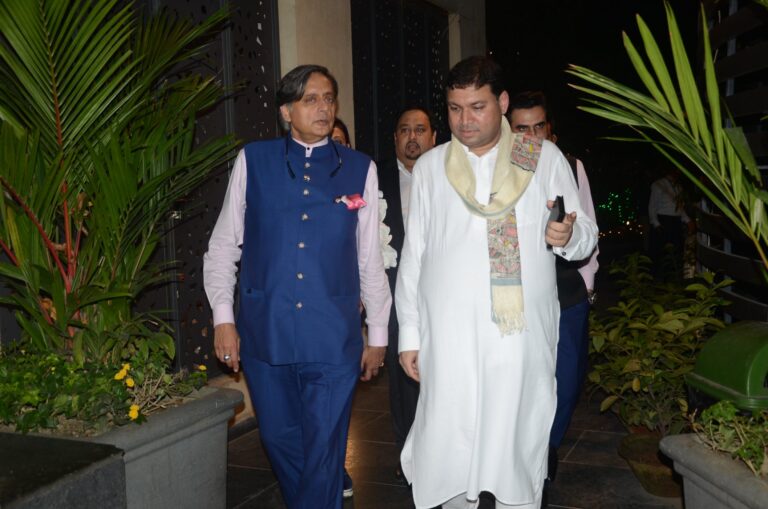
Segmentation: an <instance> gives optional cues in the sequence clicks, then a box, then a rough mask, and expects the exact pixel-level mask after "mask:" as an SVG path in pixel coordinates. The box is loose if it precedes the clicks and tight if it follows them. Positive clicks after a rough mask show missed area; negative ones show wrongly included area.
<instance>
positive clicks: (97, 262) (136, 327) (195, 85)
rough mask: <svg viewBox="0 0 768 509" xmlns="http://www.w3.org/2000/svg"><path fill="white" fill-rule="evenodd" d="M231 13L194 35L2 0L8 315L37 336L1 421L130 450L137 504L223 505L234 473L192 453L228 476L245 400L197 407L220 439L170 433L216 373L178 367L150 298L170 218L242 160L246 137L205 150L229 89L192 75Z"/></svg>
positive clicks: (204, 399) (13, 375) (163, 273)
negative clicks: (229, 437) (179, 410)
mask: <svg viewBox="0 0 768 509" xmlns="http://www.w3.org/2000/svg"><path fill="white" fill-rule="evenodd" d="M226 16H227V13H226V12H225V11H223V10H222V11H219V12H217V13H215V14H213V15H211V16H210V17H209V18H208V19H206V20H205V21H203V22H202V23H201V24H199V25H192V24H191V23H189V22H187V21H183V20H173V19H171V18H169V17H168V16H166V15H163V14H161V15H158V16H156V17H153V18H151V19H148V20H140V19H139V17H138V15H137V12H136V11H135V10H134V8H133V6H132V4H130V3H125V2H118V1H116V0H105V1H97V0H80V1H72V0H42V1H39V2H26V1H14V0H2V1H0V34H2V36H0V75H1V76H2V82H3V86H2V87H0V190H1V191H0V192H1V193H2V194H1V195H0V198H1V199H0V250H1V251H2V253H3V255H4V257H3V258H2V259H0V284H1V285H3V286H5V287H6V288H7V289H8V290H9V293H8V294H7V295H5V296H2V297H0V304H2V305H4V306H7V307H10V308H11V309H13V310H14V313H15V317H16V320H17V322H18V324H19V326H20V329H21V331H22V333H21V337H19V338H18V339H17V341H16V342H15V343H14V344H11V345H4V346H3V347H2V350H0V387H2V389H0V425H3V426H5V428H6V429H8V430H12V431H22V432H26V431H38V430H42V429H51V428H53V429H58V430H61V429H63V428H67V429H70V430H74V431H76V432H77V433H78V434H86V435H97V436H96V437H94V438H93V440H97V441H105V442H109V443H114V444H116V445H118V447H121V448H123V449H124V450H125V451H126V452H125V462H126V483H127V488H126V489H127V492H128V503H129V506H131V507H168V506H171V505H179V504H181V505H183V506H185V507H203V506H204V507H214V506H218V505H220V504H223V501H224V496H223V493H222V490H223V486H224V479H223V476H224V473H217V474H216V475H213V476H212V481H207V480H206V481H205V482H200V478H198V477H197V476H196V475H192V474H195V472H190V468H191V467H190V466H189V464H187V465H185V464H184V461H185V459H184V457H183V456H182V455H181V454H182V452H183V450H185V449H189V451H190V452H191V454H202V455H210V457H211V458H218V460H217V461H212V462H210V463H212V465H213V466H212V468H214V469H220V470H222V471H224V470H225V469H224V468H223V465H222V459H225V453H226V449H225V447H226V445H225V438H226V421H227V420H228V418H229V416H231V414H232V408H233V406H234V405H235V404H236V403H237V401H239V399H240V398H241V396H240V395H239V393H233V392H228V391H212V390H209V392H211V393H212V394H205V393H204V394H202V395H200V396H201V397H198V398H197V400H196V401H195V402H194V403H192V404H190V405H185V408H189V409H190V410H186V411H187V412H190V413H191V415H190V418H191V420H192V421H193V423H192V424H193V426H194V427H196V428H197V429H198V430H205V431H208V432H210V433H212V435H210V436H209V437H207V438H202V439H200V438H198V439H195V440H196V442H195V440H193V443H192V444H191V445H190V444H181V445H179V443H178V441H179V440H181V439H182V438H183V437H185V436H188V435H192V431H190V430H189V429H187V430H186V431H178V430H174V429H172V428H171V426H174V425H175V424H176V423H177V422H179V421H181V420H183V419H181V418H180V417H178V415H172V414H171V412H164V413H161V414H157V415H151V413H152V412H153V411H156V410H158V409H162V408H164V407H167V406H169V405H171V404H173V403H172V402H173V401H174V398H176V399H178V398H180V397H184V396H186V395H188V394H189V393H190V392H191V391H192V390H193V389H195V388H196V387H198V386H199V385H201V382H202V381H203V380H204V373H203V372H202V370H201V369H197V370H193V371H195V372H194V373H192V374H191V375H190V374H188V373H187V374H185V373H182V374H172V373H170V372H169V368H170V362H171V360H172V359H173V357H174V355H175V351H174V342H173V340H172V338H171V336H170V334H169V330H170V329H169V327H168V325H167V324H166V323H165V322H164V321H163V320H162V317H161V316H158V315H157V314H154V313H139V312H137V311H136V309H135V303H136V300H137V298H138V297H139V296H140V295H141V294H142V292H144V291H146V290H147V289H148V288H150V287H152V286H154V285H157V284H162V282H163V281H166V280H167V278H168V277H169V276H170V272H169V271H168V270H167V269H168V268H169V267H167V266H166V267H163V266H158V265H157V264H156V263H153V262H152V260H153V258H152V255H153V253H154V252H155V251H156V248H157V246H158V243H159V242H160V240H161V238H162V236H163V234H164V233H165V232H166V229H167V227H168V225H169V212H170V210H171V208H172V207H173V206H174V204H175V203H176V202H177V201H178V200H179V199H181V198H183V197H184V196H185V195H186V194H188V193H189V192H190V191H191V190H192V189H194V188H195V187H196V186H198V185H200V184H201V183H202V182H203V180H204V179H205V178H206V176H207V175H209V173H210V172H211V170H213V169H214V168H216V167H220V166H222V165H223V164H224V163H225V162H226V161H227V159H228V158H229V157H230V155H231V153H232V149H233V148H234V140H233V139H232V138H231V137H223V138H218V139H214V140H211V141H208V142H206V143H204V144H200V143H197V142H196V139H195V120H196V117H197V116H198V115H199V114H200V112H202V111H205V110H207V109H209V108H211V107H212V106H213V105H214V104H215V103H216V102H217V101H218V100H220V98H221V96H222V89H221V87H220V86H219V84H218V83H217V82H216V79H215V77H208V78H205V77H202V76H200V75H199V74H197V73H194V72H190V71H189V69H185V65H186V64H187V63H189V62H190V59H193V58H195V57H197V56H199V55H201V54H202V52H203V51H204V49H205V47H206V45H207V44H208V43H209V42H210V41H211V39H212V38H213V37H214V36H215V35H216V34H217V33H218V30H219V29H220V28H221V26H222V23H223V22H224V20H225V18H226ZM171 72H173V73H174V74H173V75H171ZM171 77H172V78H173V79H171ZM212 408H218V411H217V412H218V415H217V416H215V417H209V416H207V412H208V411H209V410H210V409H212ZM144 421H146V422H145V424H143V425H142V426H135V425H133V424H130V423H132V422H138V423H141V422H144ZM123 424H128V425H127V426H122V427H120V426H121V425H123ZM115 426H117V428H115V429H112V428H114V427H115ZM110 429H112V430H111V431H108V430H110ZM139 435H141V436H139ZM137 436H139V437H138V438H137ZM157 439H160V440H161V441H164V442H165V445H169V444H170V445H172V446H173V447H175V449H171V450H170V452H169V451H168V450H165V451H163V450H162V447H163V446H164V445H163V444H158V443H157ZM206 445H207V447H206ZM196 446H203V447H204V448H203V449H202V451H201V452H197V453H196V452H195V451H196V450H195V448H194V447H196ZM214 449H215V450H214ZM209 459H210V458H209ZM169 460H170V462H173V463H179V465H178V466H177V467H174V466H173V465H172V464H169ZM142 461H149V462H150V463H149V464H147V463H141V462H142ZM177 474H178V475H177ZM202 477H203V478H204V477H205V476H202ZM181 482H185V483H186V484H185V485H179V483H181ZM210 482H214V483H217V484H218V486H217V487H216V489H217V490H218V491H215V492H214V493H213V494H209V493H206V491H207V490H208V489H209V488H211V486H210ZM163 493H169V494H170V495H171V496H177V497H179V498H177V499H175V500H174V499H162V498H161V497H162V496H163ZM212 498H213V499H215V501H214V502H213V503H212V504H213V505H210V504H209V502H210V501H211V499H212ZM190 504H191V505H190ZM201 504H202V505H201Z"/></svg>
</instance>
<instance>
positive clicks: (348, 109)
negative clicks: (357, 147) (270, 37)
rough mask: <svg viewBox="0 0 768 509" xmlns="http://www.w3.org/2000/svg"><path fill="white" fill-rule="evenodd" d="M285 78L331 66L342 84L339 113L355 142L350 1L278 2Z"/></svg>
mask: <svg viewBox="0 0 768 509" xmlns="http://www.w3.org/2000/svg"><path fill="white" fill-rule="evenodd" d="M277 12H278V19H279V23H280V29H279V30H280V32H279V33H280V72H281V76H283V75H285V74H286V73H287V72H288V71H290V70H291V69H293V68H294V67H296V66H297V65H302V64H319V65H323V66H325V67H327V68H328V69H329V70H330V71H331V73H332V74H333V75H334V76H335V77H336V81H338V82H339V110H338V112H337V115H338V116H339V117H340V118H341V119H343V120H344V123H345V124H347V126H348V127H349V131H350V136H351V138H352V139H353V140H354V139H355V134H354V129H355V128H354V125H355V122H354V120H355V118H354V117H355V110H354V107H353V93H352V22H351V19H350V9H349V0H324V1H322V2H318V1H314V0H278V2H277Z"/></svg>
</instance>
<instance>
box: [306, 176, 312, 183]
mask: <svg viewBox="0 0 768 509" xmlns="http://www.w3.org/2000/svg"><path fill="white" fill-rule="evenodd" d="M310 180H312V179H311V178H310V177H309V175H304V182H309V181H310Z"/></svg>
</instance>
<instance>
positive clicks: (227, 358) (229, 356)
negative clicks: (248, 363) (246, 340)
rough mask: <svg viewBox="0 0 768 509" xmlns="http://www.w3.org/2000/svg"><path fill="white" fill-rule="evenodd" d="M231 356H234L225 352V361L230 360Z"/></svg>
mask: <svg viewBox="0 0 768 509" xmlns="http://www.w3.org/2000/svg"><path fill="white" fill-rule="evenodd" d="M231 358H232V356H231V355H229V354H225V355H224V360H225V361H228V360H229V359H231Z"/></svg>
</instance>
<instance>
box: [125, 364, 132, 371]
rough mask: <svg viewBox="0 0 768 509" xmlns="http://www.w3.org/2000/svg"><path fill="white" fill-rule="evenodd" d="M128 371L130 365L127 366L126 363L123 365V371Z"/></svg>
mask: <svg viewBox="0 0 768 509" xmlns="http://www.w3.org/2000/svg"><path fill="white" fill-rule="evenodd" d="M129 369H131V365H130V364H128V363H127V362H126V363H125V364H123V371H128V370H129Z"/></svg>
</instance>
